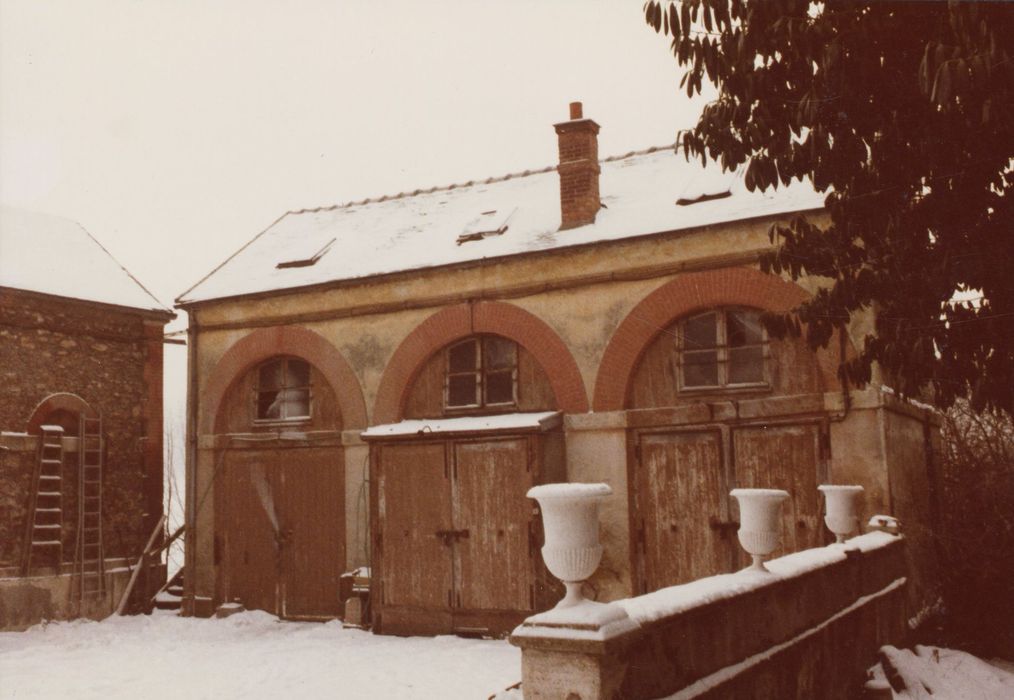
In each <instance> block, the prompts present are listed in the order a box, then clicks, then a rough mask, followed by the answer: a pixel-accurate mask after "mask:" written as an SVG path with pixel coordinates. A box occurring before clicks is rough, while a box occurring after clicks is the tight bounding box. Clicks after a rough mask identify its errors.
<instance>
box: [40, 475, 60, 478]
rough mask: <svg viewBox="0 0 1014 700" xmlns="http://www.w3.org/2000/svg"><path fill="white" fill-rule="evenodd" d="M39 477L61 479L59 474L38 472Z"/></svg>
mask: <svg viewBox="0 0 1014 700" xmlns="http://www.w3.org/2000/svg"><path fill="white" fill-rule="evenodd" d="M39 478H40V479H61V478H63V477H61V476H60V475H59V474H39Z"/></svg>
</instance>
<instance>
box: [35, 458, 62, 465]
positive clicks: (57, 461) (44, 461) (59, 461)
mask: <svg viewBox="0 0 1014 700" xmlns="http://www.w3.org/2000/svg"><path fill="white" fill-rule="evenodd" d="M40 461H41V462H42V463H43V464H63V460H62V459H43V460H40Z"/></svg>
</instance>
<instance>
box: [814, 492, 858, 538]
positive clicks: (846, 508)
mask: <svg viewBox="0 0 1014 700" xmlns="http://www.w3.org/2000/svg"><path fill="white" fill-rule="evenodd" d="M817 488H818V489H819V490H820V491H821V492H822V493H823V494H824V500H825V501H826V503H827V514H826V515H825V516H824V524H825V525H827V529H828V530H830V531H831V532H833V533H834V536H835V541H837V542H844V541H845V538H846V537H848V536H849V535H851V534H852V533H853V532H855V531H856V530H858V529H859V499H860V497H861V496H862V495H863V487H862V486H851V485H849V486H846V485H842V486H839V485H832V484H821V485H820V486H818V487H817Z"/></svg>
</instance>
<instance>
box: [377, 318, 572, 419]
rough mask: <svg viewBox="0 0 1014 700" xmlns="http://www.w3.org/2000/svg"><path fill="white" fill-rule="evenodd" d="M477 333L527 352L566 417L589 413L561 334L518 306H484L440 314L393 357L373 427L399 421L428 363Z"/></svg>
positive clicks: (404, 341) (382, 379)
mask: <svg viewBox="0 0 1014 700" xmlns="http://www.w3.org/2000/svg"><path fill="white" fill-rule="evenodd" d="M477 333H493V334H496V335H501V336H503V337H505V338H510V339H511V340H513V341H514V342H516V343H518V344H519V345H521V346H523V347H524V348H525V349H526V350H528V352H530V353H531V354H532V356H533V357H534V358H535V360H536V362H538V363H539V365H540V366H541V367H542V369H543V371H545V373H546V375H547V376H548V377H549V384H550V386H551V387H552V388H553V394H554V395H555V397H556V404H557V407H558V408H559V409H560V410H561V411H563V412H565V413H585V412H587V411H588V396H587V394H586V393H585V389H584V382H583V381H582V379H581V372H580V371H579V370H578V368H577V362H575V361H574V358H573V356H572V355H571V354H570V350H569V349H568V348H567V346H566V345H565V344H564V342H563V340H561V338H560V336H559V335H557V333H556V331H554V330H553V329H552V328H550V327H549V325H548V324H547V323H546V322H545V321H543V320H542V319H540V318H538V317H537V316H535V315H534V314H531V313H529V312H528V311H525V310H524V309H522V308H520V307H517V306H514V305H513V304H506V303H504V302H499V301H483V302H479V303H476V304H459V305H457V306H451V307H448V308H446V309H443V310H441V311H438V312H437V313H435V314H433V315H432V316H430V317H429V318H427V319H426V320H425V321H423V322H422V323H421V324H419V326H418V327H417V328H416V329H415V330H413V331H412V332H411V333H409V334H408V336H407V337H406V338H405V340H403V341H402V343H401V345H399V346H398V349H397V350H395V352H394V355H392V356H391V360H390V361H389V362H388V363H387V368H386V369H385V370H384V376H383V377H381V379H380V388H379V389H378V390H377V399H376V402H375V403H374V404H373V421H374V423H376V424H382V423H394V422H396V421H398V420H400V419H401V417H402V410H403V408H404V405H405V399H406V397H407V395H408V391H409V389H410V388H411V386H412V381H413V380H414V379H415V377H416V375H417V374H418V373H419V370H420V369H421V368H422V366H423V363H425V362H426V360H428V359H429V358H430V356H432V355H433V353H435V352H436V351H437V350H439V349H440V348H442V347H444V346H445V345H447V344H448V343H452V342H454V341H455V340H458V339H460V338H465V337H467V336H470V335H474V334H477Z"/></svg>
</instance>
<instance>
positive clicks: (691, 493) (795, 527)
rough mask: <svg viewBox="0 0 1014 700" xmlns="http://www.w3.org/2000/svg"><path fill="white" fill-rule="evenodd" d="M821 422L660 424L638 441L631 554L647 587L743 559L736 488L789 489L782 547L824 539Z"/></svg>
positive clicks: (739, 564) (708, 573)
mask: <svg viewBox="0 0 1014 700" xmlns="http://www.w3.org/2000/svg"><path fill="white" fill-rule="evenodd" d="M822 431H823V428H822V425H821V424H820V423H819V422H814V423H798V424H772V425H745V426H732V427H729V426H709V427H701V428H662V429H651V430H642V431H638V432H636V433H635V435H634V439H635V441H636V442H635V445H636V448H635V453H636V458H635V463H634V474H633V476H634V484H633V485H634V489H633V495H634V520H635V522H634V526H635V530H634V532H635V537H636V543H635V545H636V546H635V559H636V565H637V567H636V568H637V571H638V582H639V588H640V590H641V591H653V590H657V589H659V588H664V587H666V586H672V585H675V584H678V583H685V582H687V581H691V580H694V579H697V578H701V577H704V576H712V575H714V574H719V573H726V572H729V571H733V570H735V569H737V568H740V567H742V566H745V565H746V564H747V563H748V557H747V556H746V555H745V553H744V552H743V551H742V548H741V547H740V546H739V544H738V542H737V539H736V530H737V528H738V525H739V523H738V521H739V512H738V510H739V509H738V505H737V503H736V501H735V499H733V498H730V497H729V495H728V494H729V491H730V490H732V489H733V488H737V487H738V488H778V489H785V490H786V491H788V492H789V494H790V495H791V499H790V500H788V501H786V502H785V503H783V504H782V523H783V524H782V547H781V549H780V550H778V551H777V552H775V553H774V554H773V556H779V554H784V553H786V552H792V551H797V550H800V549H806V548H808V547H816V546H820V545H822V544H824V541H825V535H824V533H823V527H822V525H821V512H820V501H819V498H818V492H817V485H818V484H819V483H821V480H822V478H823V472H824V469H825V461H824V458H823V456H822V450H821V445H822V444H823V441H822V437H821V436H822Z"/></svg>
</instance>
